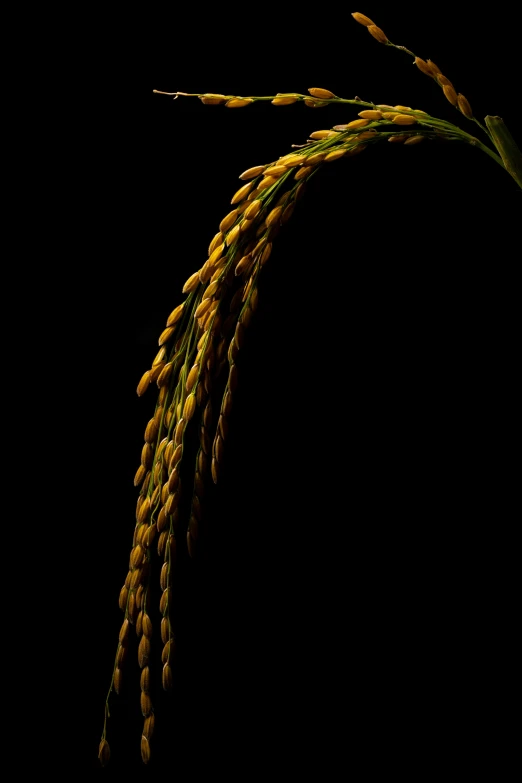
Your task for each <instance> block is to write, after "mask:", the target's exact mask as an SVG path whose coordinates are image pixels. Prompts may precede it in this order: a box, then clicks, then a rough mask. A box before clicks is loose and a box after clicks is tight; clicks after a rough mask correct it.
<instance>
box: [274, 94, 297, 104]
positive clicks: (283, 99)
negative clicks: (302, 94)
mask: <svg viewBox="0 0 522 783" xmlns="http://www.w3.org/2000/svg"><path fill="white" fill-rule="evenodd" d="M297 100H298V98H296V96H295V95H276V97H275V98H274V99H273V100H272V103H273V104H274V106H287V105H288V104H290V103H295V102H296V101H297Z"/></svg>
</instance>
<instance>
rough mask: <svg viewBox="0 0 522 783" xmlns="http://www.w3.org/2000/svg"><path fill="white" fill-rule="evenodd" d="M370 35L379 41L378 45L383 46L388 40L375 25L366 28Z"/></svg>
mask: <svg viewBox="0 0 522 783" xmlns="http://www.w3.org/2000/svg"><path fill="white" fill-rule="evenodd" d="M366 29H367V30H368V32H369V33H370V35H372V36H373V37H374V38H375V40H376V41H379V43H382V44H385V43H388V38H387V36H386V33H385V32H384V30H381V28H380V27H377V25H376V24H372V25H369V26H368V27H367V28H366Z"/></svg>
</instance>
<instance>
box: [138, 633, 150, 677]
mask: <svg viewBox="0 0 522 783" xmlns="http://www.w3.org/2000/svg"><path fill="white" fill-rule="evenodd" d="M149 658H150V639H149V638H148V636H142V637H141V639H140V643H139V646H138V664H139V667H140V669H143V667H144V666H147V664H148V662H149Z"/></svg>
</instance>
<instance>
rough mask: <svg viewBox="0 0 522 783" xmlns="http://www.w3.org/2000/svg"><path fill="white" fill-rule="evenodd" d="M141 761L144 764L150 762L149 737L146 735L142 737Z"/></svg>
mask: <svg viewBox="0 0 522 783" xmlns="http://www.w3.org/2000/svg"><path fill="white" fill-rule="evenodd" d="M141 760H142V761H143V763H144V764H148V763H149V761H150V744H149V740H148V737H146V736H145V735H144V734H142V735H141Z"/></svg>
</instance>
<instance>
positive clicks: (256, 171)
mask: <svg viewBox="0 0 522 783" xmlns="http://www.w3.org/2000/svg"><path fill="white" fill-rule="evenodd" d="M265 169H266V166H252V168H250V169H247V170H246V171H244V172H243V173H242V174H240V175H239V179H255V177H258V176H259V175H260V174H262V173H263V171H264V170H265ZM230 214H232V213H230ZM220 229H221V226H220ZM221 230H222V231H223V229H221ZM225 230H226V229H225Z"/></svg>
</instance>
